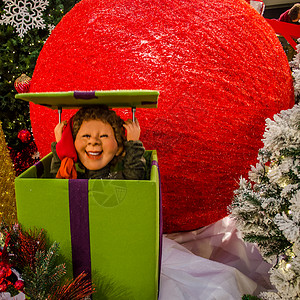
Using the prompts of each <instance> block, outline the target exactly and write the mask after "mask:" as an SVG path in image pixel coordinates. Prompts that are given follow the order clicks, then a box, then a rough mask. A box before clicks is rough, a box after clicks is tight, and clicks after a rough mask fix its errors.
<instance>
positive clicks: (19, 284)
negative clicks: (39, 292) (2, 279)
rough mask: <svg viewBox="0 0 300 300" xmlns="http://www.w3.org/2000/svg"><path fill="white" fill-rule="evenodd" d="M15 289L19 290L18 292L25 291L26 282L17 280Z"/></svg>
mask: <svg viewBox="0 0 300 300" xmlns="http://www.w3.org/2000/svg"><path fill="white" fill-rule="evenodd" d="M14 286H15V288H16V289H17V290H18V291H22V290H23V289H24V286H25V284H24V281H23V280H17V281H16V282H15V285H14Z"/></svg>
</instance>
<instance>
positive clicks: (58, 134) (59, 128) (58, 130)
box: [54, 121, 67, 143]
mask: <svg viewBox="0 0 300 300" xmlns="http://www.w3.org/2000/svg"><path fill="white" fill-rule="evenodd" d="M66 125H67V121H62V122H61V123H58V124H57V125H56V127H55V128H54V135H55V140H56V142H57V143H58V142H59V141H60V140H61V137H62V133H63V129H64V127H65V126H66Z"/></svg>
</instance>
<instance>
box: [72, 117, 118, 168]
mask: <svg viewBox="0 0 300 300" xmlns="http://www.w3.org/2000/svg"><path fill="white" fill-rule="evenodd" d="M75 149H76V151H77V154H78V158H79V160H80V161H81V163H82V164H83V165H84V166H85V167H86V168H87V169H88V170H100V169H102V168H104V167H105V166H107V164H109V163H110V162H111V161H112V159H113V158H114V157H115V156H116V155H118V154H119V153H120V152H121V150H122V149H119V147H118V143H117V141H116V138H115V134H114V130H113V128H112V127H111V125H110V124H108V123H104V122H102V121H101V120H89V121H83V122H82V124H81V127H80V129H79V131H78V133H77V135H76V138H75Z"/></svg>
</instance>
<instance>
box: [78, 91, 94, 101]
mask: <svg viewBox="0 0 300 300" xmlns="http://www.w3.org/2000/svg"><path fill="white" fill-rule="evenodd" d="M74 98H75V99H87V100H88V99H97V98H98V97H97V96H96V94H95V91H74Z"/></svg>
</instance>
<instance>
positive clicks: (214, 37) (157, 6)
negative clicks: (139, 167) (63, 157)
mask: <svg viewBox="0 0 300 300" xmlns="http://www.w3.org/2000/svg"><path fill="white" fill-rule="evenodd" d="M116 89H153V90H158V91H160V97H159V108H158V109H138V110H137V114H136V116H137V118H138V119H139V122H140V125H141V128H142V135H141V140H142V141H143V142H144V145H145V147H146V149H157V151H158V158H159V165H160V171H161V180H162V201H163V217H164V231H165V232H174V231H183V230H193V229H195V228H199V227H201V226H205V225H208V224H211V223H213V222H215V221H217V220H219V219H221V218H223V217H224V216H226V215H227V206H228V205H229V204H230V203H231V201H232V197H233V191H234V190H235V189H236V188H237V183H236V182H237V181H238V179H239V177H240V176H241V175H243V176H247V173H248V171H249V169H250V165H251V164H255V163H256V158H257V154H258V150H259V148H261V147H262V146H263V144H262V142H261V138H262V136H263V132H264V127H265V119H266V118H268V117H272V116H273V115H274V114H275V113H278V112H279V111H280V110H282V109H287V108H289V107H291V105H292V104H293V99H294V96H293V87H292V77H291V74H290V70H289V66H288V62H287V59H286V56H285V54H284V52H283V49H282V47H281V44H280V43H279V41H278V39H277V37H276V35H275V33H274V31H273V30H272V28H271V27H270V26H269V25H268V24H267V22H265V21H264V19H263V18H262V17H261V16H260V15H259V14H258V13H257V12H256V11H255V10H254V9H253V8H251V7H250V6H249V4H248V3H247V2H246V1H244V0H223V1H219V0H210V1H206V0H180V1H174V0H130V1H127V0H110V1H107V0H82V1H81V2H80V3H79V4H77V5H76V6H75V7H74V8H73V9H72V10H71V11H70V12H69V13H68V14H66V15H65V17H64V18H63V19H62V21H61V22H60V23H59V24H58V25H57V26H56V28H55V29H54V30H53V32H52V34H51V36H50V37H49V39H48V40H47V42H46V44H45V45H44V48H43V49H42V51H41V53H40V56H39V58H38V61H37V64H36V68H35V71H34V74H33V78H32V82H31V87H30V92H55V91H71V90H116ZM118 112H119V113H120V114H121V116H122V117H123V118H125V119H127V118H128V117H129V116H130V113H129V111H128V110H118ZM73 113H74V111H71V112H70V111H64V112H63V119H68V118H69V117H70V115H71V114H73ZM31 120H32V126H33V132H34V136H35V139H36V143H37V146H38V149H39V151H40V153H41V155H42V156H44V155H45V154H47V153H48V152H50V143H51V141H53V140H54V135H53V129H54V127H55V125H56V123H57V122H58V117H57V113H56V112H55V111H51V110H50V109H47V108H42V107H39V106H36V105H31Z"/></svg>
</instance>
